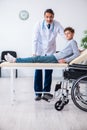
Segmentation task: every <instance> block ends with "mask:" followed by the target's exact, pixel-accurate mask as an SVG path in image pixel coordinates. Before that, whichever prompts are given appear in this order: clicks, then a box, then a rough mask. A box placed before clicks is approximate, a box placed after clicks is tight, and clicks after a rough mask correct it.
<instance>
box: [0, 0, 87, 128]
mask: <svg viewBox="0 0 87 130" xmlns="http://www.w3.org/2000/svg"><path fill="white" fill-rule="evenodd" d="M48 8H51V9H53V11H54V13H55V17H54V19H55V20H57V21H59V22H60V23H61V25H62V26H63V27H64V28H65V27H68V26H71V27H73V28H74V29H75V36H74V39H75V40H76V41H77V43H78V46H79V48H81V46H80V44H81V39H82V37H83V35H84V31H85V30H87V17H86V12H87V0H73V1H72V0H55V1H50V0H40V1H36V0H0V58H1V53H2V51H7V50H8V51H16V52H17V56H18V57H28V56H32V36H33V32H34V27H35V24H36V23H37V22H38V21H40V20H42V19H44V11H45V10H46V9H48ZM22 11H27V13H28V14H26V15H27V19H25V20H24V19H22V18H23V14H22V16H20V15H21V14H20V13H21V12H22ZM24 17H25V16H24ZM56 45H57V51H60V50H62V49H63V48H64V47H65V46H66V45H65V40H64V39H63V38H61V37H60V36H59V35H58V36H57V39H56ZM17 72H18V76H17V78H15V79H14V86H15V89H16V101H15V103H14V104H13V105H12V104H11V100H10V98H11V90H10V87H11V85H10V70H9V69H4V68H1V77H0V130H86V129H87V123H86V120H87V113H86V112H84V111H82V110H80V109H78V108H77V107H76V106H75V105H74V104H73V102H72V100H71V99H70V101H69V103H68V104H67V105H66V106H65V107H64V109H63V110H62V111H57V110H55V108H54V104H55V102H56V100H54V101H53V100H52V101H50V102H47V101H44V100H41V101H39V102H36V101H35V100H34V95H35V94H34V85H33V82H34V72H35V68H34V69H33V68H21V69H17ZM61 76H62V71H61V70H58V69H54V71H53V75H52V85H51V93H52V94H54V88H55V84H56V83H57V81H58V79H61Z"/></svg>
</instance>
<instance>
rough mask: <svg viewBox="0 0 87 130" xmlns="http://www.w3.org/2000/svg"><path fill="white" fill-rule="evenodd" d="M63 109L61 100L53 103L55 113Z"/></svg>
mask: <svg viewBox="0 0 87 130" xmlns="http://www.w3.org/2000/svg"><path fill="white" fill-rule="evenodd" d="M63 108H64V104H63V103H62V100H59V101H57V102H56V103H55V109H56V110H57V111H61V110H62V109H63Z"/></svg>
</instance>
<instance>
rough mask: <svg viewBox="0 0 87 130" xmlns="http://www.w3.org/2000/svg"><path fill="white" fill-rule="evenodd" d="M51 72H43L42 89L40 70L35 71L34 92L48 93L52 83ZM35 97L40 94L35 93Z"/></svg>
mask: <svg viewBox="0 0 87 130" xmlns="http://www.w3.org/2000/svg"><path fill="white" fill-rule="evenodd" d="M52 72H53V70H45V77H44V87H43V73H42V70H36V71H35V79H34V90H35V92H50V90H51V82H52ZM36 95H41V93H40V94H38V93H36Z"/></svg>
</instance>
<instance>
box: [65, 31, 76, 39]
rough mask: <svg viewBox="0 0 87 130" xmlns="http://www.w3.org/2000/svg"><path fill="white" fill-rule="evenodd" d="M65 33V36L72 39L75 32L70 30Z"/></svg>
mask: <svg viewBox="0 0 87 130" xmlns="http://www.w3.org/2000/svg"><path fill="white" fill-rule="evenodd" d="M64 34H65V37H66V39H67V40H71V39H72V38H73V36H74V33H72V32H71V31H69V30H67V31H65V32H64Z"/></svg>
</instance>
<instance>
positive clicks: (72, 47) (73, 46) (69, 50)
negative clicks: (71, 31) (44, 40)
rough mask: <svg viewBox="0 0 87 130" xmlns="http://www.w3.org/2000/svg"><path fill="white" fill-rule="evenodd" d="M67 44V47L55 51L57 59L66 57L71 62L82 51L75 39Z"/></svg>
mask: <svg viewBox="0 0 87 130" xmlns="http://www.w3.org/2000/svg"><path fill="white" fill-rule="evenodd" d="M66 44H67V45H66V47H65V49H63V50H62V51H60V52H58V53H55V54H54V56H55V57H56V59H57V60H60V59H65V61H66V62H67V63H69V62H70V61H72V60H73V59H75V58H76V57H78V56H79V55H80V51H79V49H78V46H77V42H76V41H75V40H74V39H71V40H69V41H68V42H67V43H66Z"/></svg>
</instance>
